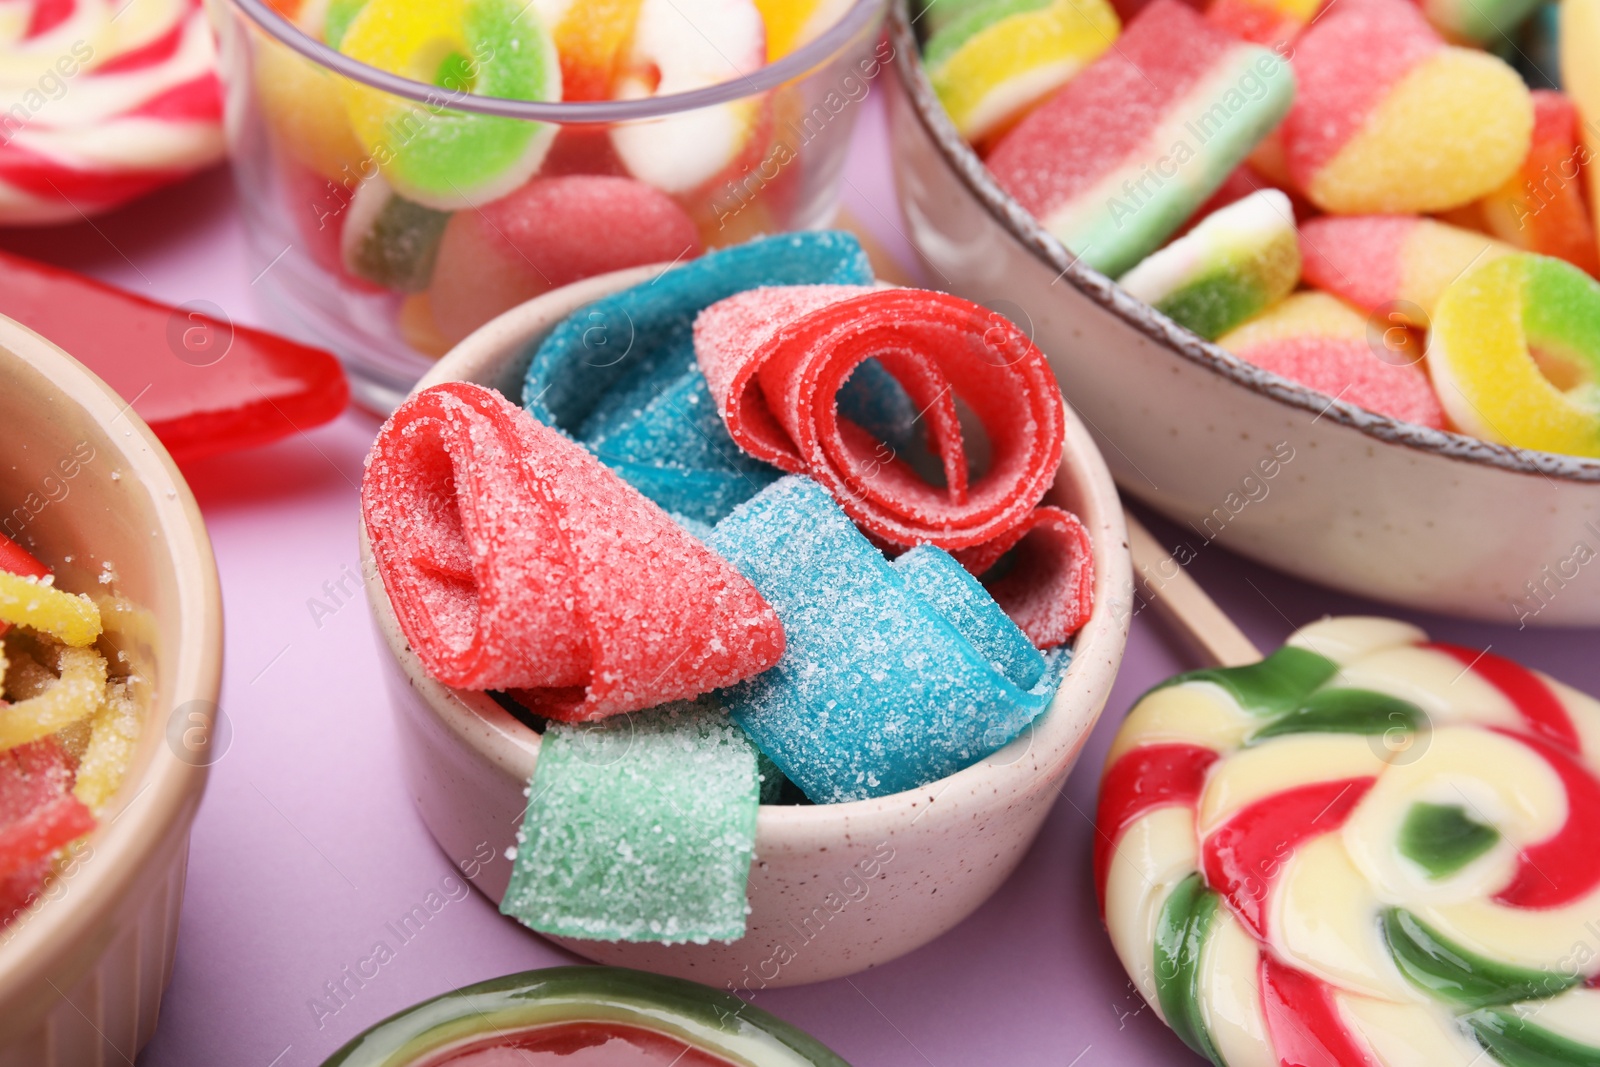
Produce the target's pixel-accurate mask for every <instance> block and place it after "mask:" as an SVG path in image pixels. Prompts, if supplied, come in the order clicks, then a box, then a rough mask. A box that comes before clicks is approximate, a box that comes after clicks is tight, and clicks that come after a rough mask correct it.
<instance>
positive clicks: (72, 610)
mask: <svg viewBox="0 0 1600 1067" xmlns="http://www.w3.org/2000/svg"><path fill="white" fill-rule="evenodd" d="M0 622H8V623H11V624H13V625H16V626H26V627H28V628H30V629H33V630H38V631H39V632H40V633H45V634H49V635H50V636H51V637H54V638H55V639H56V640H58V641H61V642H63V643H65V644H68V645H75V646H78V647H82V646H84V645H88V644H93V643H94V639H95V638H97V637H99V636H100V609H99V608H97V607H95V604H94V601H92V600H90V599H89V598H88V597H86V596H79V595H77V594H75V593H65V592H62V591H61V590H60V589H57V588H55V587H54V586H51V585H45V584H44V583H43V582H41V581H39V580H38V579H37V578H24V577H23V576H21V575H19V574H12V573H10V572H9V571H0Z"/></svg>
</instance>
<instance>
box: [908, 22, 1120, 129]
mask: <svg viewBox="0 0 1600 1067" xmlns="http://www.w3.org/2000/svg"><path fill="white" fill-rule="evenodd" d="M1121 29H1122V24H1121V22H1120V21H1119V20H1118V19H1117V15H1116V12H1115V11H1113V10H1112V9H1111V5H1110V4H1109V3H1107V2H1106V0H984V2H982V3H979V4H977V5H974V6H973V7H971V8H970V9H968V10H967V11H965V12H963V13H962V14H960V15H959V16H957V17H956V18H955V19H954V20H953V21H952V22H950V23H949V24H948V25H946V26H945V27H944V28H943V29H941V30H940V31H939V32H938V33H936V34H934V35H933V36H932V37H930V38H929V39H928V44H927V47H926V48H925V49H924V50H923V57H922V58H923V63H924V64H925V65H926V67H927V70H928V77H929V79H930V80H931V81H932V83H933V88H934V92H936V93H937V94H938V96H939V102H940V103H941V104H943V105H944V108H945V110H946V111H947V112H948V113H949V115H950V119H951V121H952V122H954V123H955V126H956V129H957V130H958V131H959V132H960V133H961V135H962V136H963V137H965V138H967V140H969V141H982V140H984V139H986V138H989V137H992V136H995V135H997V134H999V133H1002V132H1004V131H1005V130H1006V129H1007V128H1009V127H1010V126H1011V125H1013V124H1014V123H1015V122H1016V121H1017V120H1018V119H1020V118H1021V117H1022V116H1023V115H1025V114H1026V113H1027V112H1028V111H1029V110H1030V109H1031V108H1032V107H1034V106H1035V105H1036V104H1037V103H1038V102H1039V101H1040V100H1042V99H1044V98H1045V97H1046V96H1048V95H1049V94H1050V93H1052V92H1054V91H1055V90H1056V89H1057V88H1059V87H1060V86H1061V85H1064V84H1065V83H1066V82H1067V81H1068V80H1069V79H1071V78H1072V76H1073V75H1074V74H1076V73H1077V72H1078V71H1079V70H1081V69H1082V68H1083V67H1084V65H1085V64H1088V63H1090V62H1092V61H1093V60H1094V59H1095V58H1096V57H1097V56H1099V55H1100V53H1102V52H1104V51H1105V50H1106V49H1107V48H1109V47H1111V44H1112V42H1113V41H1115V40H1116V38H1117V34H1118V33H1119V32H1120V31H1121Z"/></svg>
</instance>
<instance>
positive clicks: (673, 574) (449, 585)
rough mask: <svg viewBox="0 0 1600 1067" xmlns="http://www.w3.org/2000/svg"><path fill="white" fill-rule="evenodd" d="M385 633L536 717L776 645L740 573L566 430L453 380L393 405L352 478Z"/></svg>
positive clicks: (653, 686)
mask: <svg viewBox="0 0 1600 1067" xmlns="http://www.w3.org/2000/svg"><path fill="white" fill-rule="evenodd" d="M362 511H363V515H364V517H365V520H366V528H367V532H368V535H369V536H370V538H371V541H372V551H373V556H374V558H375V559H376V561H377V565H378V572H379V574H380V575H381V576H382V578H383V582H384V587H385V588H386V589H387V590H388V593H389V597H390V601H391V603H392V604H393V606H394V611H395V615H396V617H397V618H398V620H399V623H400V627H401V629H402V630H403V631H404V632H405V635H406V638H407V640H408V641H409V642H410V644H411V647H412V649H413V650H414V651H415V652H416V654H417V656H418V658H419V659H420V660H421V661H422V663H423V666H424V667H425V668H426V669H427V671H428V673H429V674H430V675H432V676H433V677H434V678H437V679H438V680H439V681H441V682H444V683H445V684H447V685H455V686H461V687H464V688H471V689H509V690H514V691H516V696H517V699H519V700H521V701H522V702H523V703H525V704H527V705H528V706H529V707H530V708H532V709H533V710H534V711H536V712H537V713H539V714H540V715H543V716H545V717H546V718H553V719H561V720H568V721H580V720H587V719H597V718H601V717H604V716H607V715H614V714H617V713H619V712H625V711H633V710H637V709H640V708H647V707H652V706H654V705H657V704H662V703H665V702H667V701H671V700H678V699H684V698H687V697H692V696H696V695H699V694H701V693H705V692H707V691H709V690H711V689H715V688H718V687H720V686H725V685H728V684H731V683H733V682H735V681H738V680H740V679H742V678H746V677H749V676H750V675H752V674H756V673H759V672H760V671H763V670H765V669H766V668H767V667H769V666H771V665H772V664H773V663H774V662H776V661H777V659H778V657H779V656H780V655H781V654H782V651H783V646H784V636H783V628H782V626H781V624H780V623H779V622H778V618H777V615H776V614H775V613H774V612H773V610H772V609H771V607H769V606H768V605H767V603H766V602H765V601H764V600H763V599H762V598H761V596H760V594H759V593H757V592H756V591H755V589H754V588H752V587H751V585H750V583H749V582H747V581H746V580H744V579H743V578H742V577H740V575H739V574H738V573H737V572H736V571H735V570H734V569H733V568H732V567H730V566H729V565H728V564H727V563H726V562H725V561H724V560H722V559H720V558H718V557H717V556H716V555H715V554H714V553H712V552H710V551H708V550H707V549H706V547H705V546H704V545H702V544H701V543H700V542H698V541H696V540H695V539H694V538H693V537H692V536H690V535H689V534H688V533H686V532H685V531H684V530H683V529H681V528H680V527H679V526H678V525H677V524H676V523H674V522H673V521H672V520H671V518H670V517H669V516H668V515H667V514H666V513H664V512H663V511H661V510H660V508H658V507H657V506H656V505H654V504H652V503H651V502H650V501H649V500H647V499H645V498H644V497H643V496H641V495H640V494H639V493H638V492H637V491H635V490H634V489H632V488H631V487H630V486H628V485H627V484H626V483H625V482H623V481H622V480H621V479H620V478H618V477H617V476H616V475H615V474H614V473H612V472H611V471H609V470H607V469H606V468H605V467H604V466H602V465H601V464H600V463H599V462H598V461H597V460H595V459H594V457H593V456H591V455H590V454H589V453H588V452H586V451H584V449H583V448H582V447H580V446H579V445H578V444H576V443H575V442H573V441H572V440H571V439H570V438H568V437H565V436H563V435H562V434H560V433H557V432H556V431H554V430H552V429H550V428H549V427H547V426H544V425H543V424H541V423H539V422H538V421H537V420H535V419H533V418H531V417H530V416H529V415H528V414H527V413H526V412H524V411H522V410H520V409H518V408H516V407H514V406H512V405H511V404H510V403H508V402H507V401H506V400H505V399H504V398H503V397H501V396H500V395H499V394H498V393H495V392H493V391H492V390H488V389H484V388H482V387H481V386H477V385H472V384H469V383H465V382H453V383H448V384H445V385H440V386H436V387H434V388H432V389H429V390H426V391H425V392H423V393H420V394H418V395H417V396H415V397H413V398H411V399H410V400H408V401H407V402H406V403H405V404H403V405H401V407H400V408H399V409H398V410H397V411H396V412H395V414H394V416H393V417H392V418H391V419H390V420H389V422H388V423H386V424H385V425H384V427H383V429H382V430H381V431H380V432H379V435H378V439H377V442H376V443H375V444H374V445H373V449H372V452H371V454H370V455H369V456H368V460H367V470H366V475H365V478H364V480H363V483H362Z"/></svg>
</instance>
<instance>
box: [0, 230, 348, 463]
mask: <svg viewBox="0 0 1600 1067" xmlns="http://www.w3.org/2000/svg"><path fill="white" fill-rule="evenodd" d="M0 315H8V316H10V317H11V318H13V319H16V320H17V321H18V322H20V323H22V324H23V325H24V326H26V327H28V328H29V329H31V330H34V331H36V332H37V333H39V334H41V335H43V336H44V337H46V338H48V339H49V340H50V341H53V342H54V343H55V344H57V345H60V346H61V347H62V348H64V349H65V350H66V351H67V352H68V354H70V355H72V356H73V357H74V358H76V359H77V360H79V361H80V362H81V363H83V364H84V365H85V366H87V367H88V368H89V369H90V370H92V371H94V372H95V373H96V374H98V375H99V376H100V377H101V378H103V379H105V382H106V384H107V385H109V386H111V388H112V389H114V390H116V391H117V393H118V394H120V395H121V396H122V397H123V398H124V399H127V400H131V401H132V403H133V410H134V411H135V412H137V413H138V414H139V416H140V417H141V418H143V419H144V420H145V422H147V423H149V424H150V428H151V429H152V430H154V431H155V433H156V436H157V437H159V438H160V439H161V443H162V444H164V445H166V446H167V451H169V452H171V453H172V456H173V458H174V459H176V460H178V461H180V462H182V461H184V460H189V459H196V458H199V457H201V456H208V455H213V454H215V453H218V452H227V451H231V450H233V449H236V448H248V447H250V446H253V445H262V444H266V443H268V442H269V441H275V440H277V439H279V438H281V437H287V436H289V435H290V434H293V433H295V432H297V431H300V430H304V429H307V428H309V427H312V426H316V425H319V424H321V423H324V422H327V421H329V420H330V419H332V418H334V417H335V416H337V415H338V414H339V413H340V412H341V411H343V410H344V407H345V404H346V403H347V402H348V401H349V398H350V389H349V386H348V384H347V383H346V382H345V377H344V371H343V370H341V369H340V367H339V363H338V361H337V360H335V359H334V358H333V357H332V356H331V355H329V354H328V353H326V352H323V351H322V350H320V349H316V348H310V347H308V346H306V345H302V344H298V343H296V342H294V341H290V340H286V339H285V338H282V337H277V336H275V335H273V334H270V333H266V332H265V331H262V330H255V329H251V328H250V327H248V326H235V325H231V324H229V323H224V322H218V321H217V320H215V319H212V318H209V317H207V316H205V315H202V314H200V313H199V312H196V311H189V310H187V309H183V308H172V307H168V306H166V305H165V304H158V303H156V302H155V301H153V300H146V299H144V298H143V297H140V296H135V295H133V294H132V293H126V292H123V291H122V290H120V289H113V288H112V287H110V286H108V285H103V284H101V283H100V282H97V281H93V280H91V279H89V278H85V277H83V276H82V275H79V274H74V273H73V272H71V271H67V270H62V269H60V268H58V267H52V266H49V265H47V264H43V263H36V262H34V261H32V260H29V259H23V258H22V257H20V256H13V255H10V254H8V253H3V252H0ZM219 351H221V352H222V353H223V355H222V356H221V358H216V353H217V352H219ZM180 353H182V355H183V356H184V357H185V358H179V354H180ZM212 359H215V362H209V363H207V361H208V360H212ZM201 363H205V364H206V365H204V366H200V365H197V364H201Z"/></svg>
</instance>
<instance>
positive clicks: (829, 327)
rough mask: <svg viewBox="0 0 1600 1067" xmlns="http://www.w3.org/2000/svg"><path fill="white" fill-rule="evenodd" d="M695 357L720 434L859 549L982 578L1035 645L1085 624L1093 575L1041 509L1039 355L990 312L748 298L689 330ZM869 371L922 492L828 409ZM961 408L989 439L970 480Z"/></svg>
mask: <svg viewBox="0 0 1600 1067" xmlns="http://www.w3.org/2000/svg"><path fill="white" fill-rule="evenodd" d="M694 338H695V355H696V357H697V359H698V360H699V363H700V369H701V370H702V371H703V372H704V373H705V376H706V381H707V383H708V385H709V386H710V390H711V395H712V397H713V398H714V399H715V400H716V403H717V410H718V412H719V413H720V414H721V415H722V417H723V420H724V421H725V422H726V423H727V425H728V432H729V433H730V434H731V435H732V436H733V439H734V440H735V441H736V442H738V444H739V445H740V447H742V448H744V449H745V450H746V451H748V452H749V453H750V454H751V455H753V456H756V457H757V458H758V459H762V460H765V461H766V462H768V463H771V464H773V465H775V466H777V467H780V468H782V469H783V470H786V471H790V472H791V473H804V474H808V475H810V476H811V477H812V478H814V479H816V480H817V482H819V483H820V484H821V485H822V486H823V487H824V488H825V489H827V490H828V492H829V493H830V494H832V496H833V497H834V499H835V500H837V501H838V503H839V506H840V507H842V508H843V509H844V511H845V512H846V514H848V515H849V516H850V518H851V519H852V520H854V521H855V522H856V524H857V525H859V526H860V527H861V528H862V529H863V530H864V531H865V532H866V533H867V534H868V535H869V536H870V537H873V538H875V539H876V540H878V541H880V542H882V543H885V544H889V545H899V546H906V545H919V544H932V545H937V546H939V547H940V548H944V549H946V550H948V551H950V552H952V553H954V554H955V555H956V557H957V558H958V559H960V560H961V561H962V563H963V565H964V566H966V567H967V569H968V570H970V571H972V572H973V573H974V574H979V575H982V574H983V573H984V572H985V571H988V570H989V569H990V568H991V567H993V566H994V564H995V563H996V562H998V561H999V559H1000V557H1001V556H1003V555H1005V554H1006V553H1007V552H1008V551H1010V550H1011V549H1012V548H1016V549H1017V552H1016V553H1015V554H1014V555H1013V559H1012V561H1011V562H1013V563H1014V564H1015V565H1014V566H1012V567H1011V568H1010V569H1009V570H1008V571H1007V572H1006V574H1005V575H1004V576H997V577H996V578H994V579H993V580H992V581H990V582H988V583H987V584H988V585H989V587H990V592H991V593H993V594H994V596H995V599H996V601H997V602H999V603H1000V605H1001V606H1002V607H1003V608H1005V609H1006V611H1007V612H1008V613H1009V614H1010V615H1011V617H1012V618H1013V620H1015V621H1016V622H1017V624H1018V625H1019V626H1020V627H1021V628H1022V630H1023V631H1024V632H1025V633H1027V634H1028V636H1029V637H1030V638H1031V639H1032V640H1033V641H1034V643H1035V644H1037V645H1039V646H1040V647H1047V646H1050V645H1055V644H1060V643H1061V642H1063V641H1065V640H1066V639H1067V638H1068V637H1070V636H1071V635H1072V634H1073V633H1074V632H1076V631H1077V629H1078V627H1079V626H1081V625H1082V624H1083V622H1084V620H1085V619H1087V618H1088V615H1089V612H1090V610H1091V607H1092V603H1093V585H1094V569H1093V563H1092V561H1091V557H1090V553H1089V547H1090V546H1089V538H1088V534H1087V532H1086V531H1085V530H1084V528H1083V524H1082V523H1080V522H1079V521H1078V520H1077V518H1076V517H1075V516H1073V515H1071V514H1070V513H1068V512H1065V511H1062V510H1060V509H1058V508H1039V509H1037V510H1036V508H1037V505H1038V503H1039V501H1040V499H1041V498H1042V497H1043V496H1044V494H1045V491H1046V490H1048V489H1049V488H1050V486H1051V484H1052V483H1053V482H1054V480H1055V475H1056V468H1057V467H1059V466H1060V463H1061V449H1062V440H1063V437H1064V435H1065V432H1066V427H1065V421H1064V417H1063V414H1062V407H1061V394H1060V392H1059V389H1058V387H1057V385H1056V379H1055V375H1054V374H1053V373H1052V372H1051V370H1050V365H1049V363H1048V362H1047V361H1046V359H1045V357H1044V354H1043V353H1042V352H1040V351H1039V350H1038V349H1037V348H1036V347H1034V345H1033V343H1032V342H1031V341H1029V340H1028V339H1027V338H1026V337H1025V336H1023V335H1022V334H1021V333H1020V332H1019V331H1018V330H1017V329H1016V327H1015V326H1013V325H1012V324H1011V323H1010V322H1009V321H1007V320H1006V319H1005V318H1004V317H1003V316H1001V315H998V314H996V313H994V312H992V311H990V310H988V309H987V308H984V307H981V306H980V305H977V304H974V303H971V302H970V301H967V300H962V299H961V298H959V297H955V296H950V295H948V294H945V293H934V292H928V291H925V290H919V289H872V288H863V287H857V286H822V285H815V286H792V287H780V288H768V289H753V290H749V291H747V292H744V293H740V294H738V295H736V296H733V297H730V298H729V299H727V300H724V301H722V302H720V303H718V304H714V305H712V306H711V307H709V308H707V309H706V310H705V311H703V312H701V314H700V317H699V318H698V319H697V320H696V321H695V329H694ZM868 359H876V360H877V361H878V362H879V363H880V364H881V365H882V366H883V368H884V369H885V370H886V371H888V372H889V373H890V374H891V375H892V376H893V377H894V378H895V379H896V380H897V381H898V382H899V383H900V386H901V388H903V389H904V390H905V391H906V393H907V395H908V396H909V397H910V398H911V401H912V404H913V405H914V406H915V407H916V408H917V409H918V410H919V411H921V412H922V418H923V419H924V420H926V423H927V427H928V441H929V446H930V448H931V449H932V450H933V452H934V453H935V454H936V455H937V456H938V457H939V460H940V463H941V465H942V467H943V468H944V476H945V485H944V486H935V485H931V484H929V483H928V482H926V481H924V480H923V479H922V478H921V476H919V475H918V474H917V472H916V471H915V470H914V469H913V468H912V467H911V466H910V465H909V464H907V463H906V462H905V461H904V460H902V459H900V458H899V457H898V456H894V455H892V454H891V455H889V456H887V457H886V456H885V455H884V452H883V448H884V446H883V445H882V444H881V443H880V442H878V441H877V440H876V439H874V438H873V437H872V436H871V435H870V434H868V433H867V432H866V431H865V430H863V429H862V428H861V427H859V426H857V425H856V424H855V423H853V422H851V421H850V420H849V419H848V418H843V417H841V416H840V415H839V413H838V405H837V399H836V398H837V394H838V391H839V389H840V388H841V387H842V386H843V385H844V383H845V381H846V380H847V379H848V378H849V377H850V374H851V373H852V372H853V371H854V370H855V369H856V367H858V366H860V364H861V363H862V362H863V361H865V360H868ZM957 397H960V399H961V400H962V401H964V402H965V403H966V405H967V406H968V407H969V408H970V409H971V410H972V412H973V413H974V414H975V415H976V416H977V417H978V420H979V421H980V422H981V423H982V425H983V429H984V433H985V434H986V435H987V437H988V443H989V453H990V461H989V468H988V470H987V471H986V472H985V473H984V474H983V476H982V477H980V478H978V479H977V480H976V481H972V480H971V479H970V478H969V471H968V463H967V454H966V448H965V443H964V441H963V439H962V433H961V424H960V421H959V419H958V417H957V413H956V405H955V400H956V398H957Z"/></svg>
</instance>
